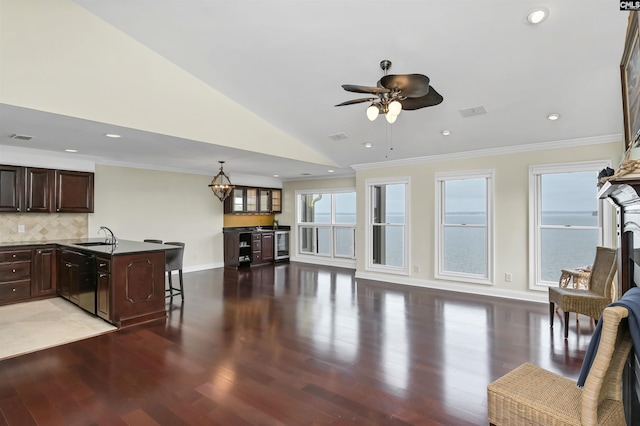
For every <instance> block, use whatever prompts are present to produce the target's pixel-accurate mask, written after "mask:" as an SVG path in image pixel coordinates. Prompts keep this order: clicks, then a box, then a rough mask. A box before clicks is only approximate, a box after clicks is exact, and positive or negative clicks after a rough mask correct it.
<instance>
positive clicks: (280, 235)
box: [274, 230, 289, 262]
mask: <svg viewBox="0 0 640 426" xmlns="http://www.w3.org/2000/svg"><path fill="white" fill-rule="evenodd" d="M274 236H275V242H274V245H275V247H274V248H275V250H274V260H275V261H276V262H280V261H283V260H289V231H288V230H277V231H275V232H274Z"/></svg>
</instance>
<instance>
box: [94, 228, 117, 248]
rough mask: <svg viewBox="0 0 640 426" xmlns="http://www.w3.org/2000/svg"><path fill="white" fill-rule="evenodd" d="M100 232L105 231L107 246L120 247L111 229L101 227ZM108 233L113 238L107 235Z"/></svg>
mask: <svg viewBox="0 0 640 426" xmlns="http://www.w3.org/2000/svg"><path fill="white" fill-rule="evenodd" d="M100 231H104V238H105V239H104V242H105V243H107V244H111V245H114V246H117V245H118V239H117V238H116V236H115V235H114V233H113V231H112V230H111V229H109V228H107V227H106V226H101V227H100V229H99V230H98V232H100ZM107 232H108V233H109V234H110V235H111V238H109V234H107Z"/></svg>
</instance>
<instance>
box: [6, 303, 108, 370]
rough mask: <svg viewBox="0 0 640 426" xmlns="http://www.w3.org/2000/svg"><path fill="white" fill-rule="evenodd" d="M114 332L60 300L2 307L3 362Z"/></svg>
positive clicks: (98, 319)
mask: <svg viewBox="0 0 640 426" xmlns="http://www.w3.org/2000/svg"><path fill="white" fill-rule="evenodd" d="M114 330H117V328H116V327H114V326H112V325H111V324H109V323H107V322H106V321H104V320H102V319H100V318H98V317H95V316H92V315H90V314H89V313H87V312H85V311H83V310H82V309H80V308H78V307H77V306H75V305H74V304H72V303H70V302H68V301H67V300H64V299H62V298H60V297H56V298H53V299H45V300H36V301H31V302H24V303H16V304H13V305H7V306H0V360H2V359H6V358H11V357H15V356H18V355H23V354H26V353H29V352H34V351H38V350H42V349H46V348H50V347H53V346H57V345H62V344H65V343H69V342H74V341H76V340H81V339H86V338H87V337H92V336H97V335H99V334H103V333H108V332H110V331H114Z"/></svg>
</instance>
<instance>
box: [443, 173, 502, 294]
mask: <svg viewBox="0 0 640 426" xmlns="http://www.w3.org/2000/svg"><path fill="white" fill-rule="evenodd" d="M436 209H437V211H436V217H437V221H438V225H437V229H436V234H437V235H436V244H437V247H436V250H435V252H436V265H438V267H437V272H436V277H437V278H440V279H450V280H458V281H468V282H476V283H483V284H491V283H493V171H491V170H488V171H486V170H481V171H469V172H456V173H439V174H437V175H436Z"/></svg>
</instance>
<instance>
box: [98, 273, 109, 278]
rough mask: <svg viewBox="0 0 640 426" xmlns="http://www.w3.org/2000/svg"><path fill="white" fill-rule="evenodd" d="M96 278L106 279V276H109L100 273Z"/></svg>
mask: <svg viewBox="0 0 640 426" xmlns="http://www.w3.org/2000/svg"><path fill="white" fill-rule="evenodd" d="M98 276H99V277H100V278H106V277H108V276H109V274H103V273H102V272H101V273H99V274H98Z"/></svg>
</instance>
